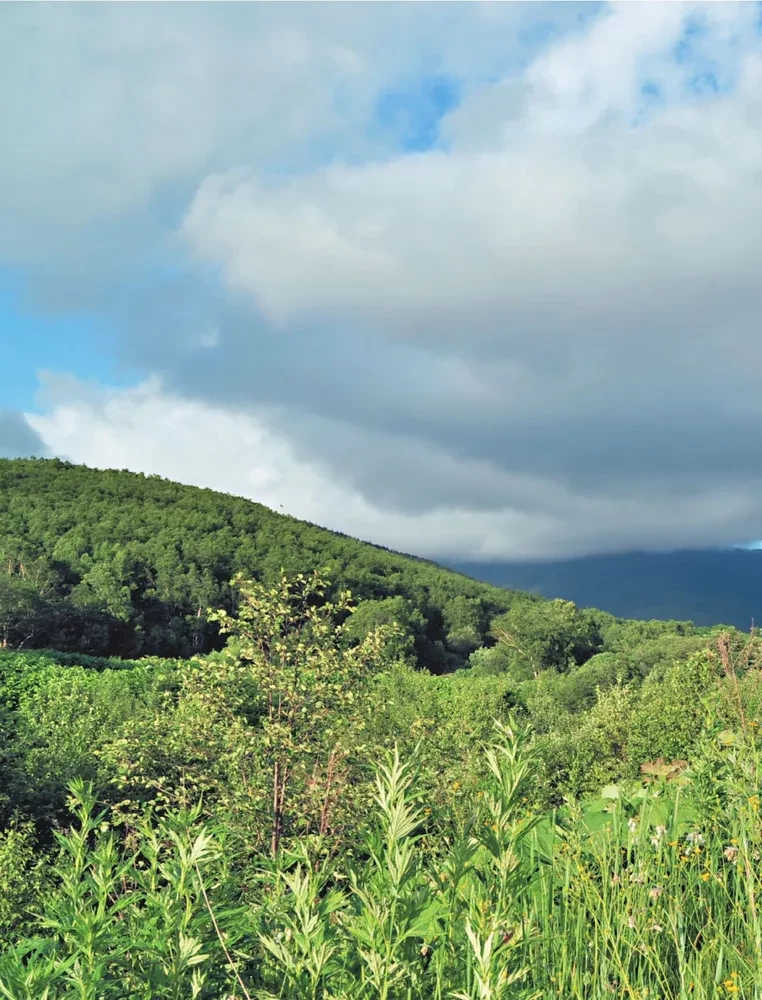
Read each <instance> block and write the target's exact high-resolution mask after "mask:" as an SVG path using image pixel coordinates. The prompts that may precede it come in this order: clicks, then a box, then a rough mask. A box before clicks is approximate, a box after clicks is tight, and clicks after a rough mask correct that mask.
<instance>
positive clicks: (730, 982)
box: [722, 972, 739, 993]
mask: <svg viewBox="0 0 762 1000" xmlns="http://www.w3.org/2000/svg"><path fill="white" fill-rule="evenodd" d="M737 978H738V973H737V972H736V973H731V974H730V978H729V979H726V980H725V981H724V982H723V984H722V985H723V986H724V987H725V989H726V990H727V991H728V993H738V990H739V986H738V983H737V982H736V979H737Z"/></svg>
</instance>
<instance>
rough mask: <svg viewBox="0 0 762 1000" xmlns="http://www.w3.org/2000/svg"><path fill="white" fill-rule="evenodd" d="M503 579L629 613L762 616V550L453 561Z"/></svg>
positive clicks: (720, 618)
mask: <svg viewBox="0 0 762 1000" xmlns="http://www.w3.org/2000/svg"><path fill="white" fill-rule="evenodd" d="M451 565H452V567H453V568H454V569H457V570H459V571H460V572H463V573H467V574H468V575H469V576H473V577H475V578H476V579H479V580H484V581H486V582H488V583H491V584H494V585H496V586H498V587H516V588H518V589H521V590H528V591H533V592H536V593H538V594H542V595H543V596H544V597H551V598H552V597H564V598H566V600H569V601H575V602H576V603H577V604H579V605H581V606H582V607H587V606H592V607H596V608H602V609H603V610H604V611H608V612H610V613H611V614H614V615H619V616H622V617H624V618H665V619H666V618H680V619H689V620H690V621H693V622H696V624H698V625H713V624H716V623H717V622H724V623H727V624H729V625H735V626H736V627H737V628H740V629H744V630H748V628H749V626H750V624H751V622H752V620H754V621H756V622H762V551H749V550H745V549H698V550H696V549H692V550H685V551H676V552H660V553H657V552H629V553H623V554H621V555H603V556H588V557H586V558H582V559H567V560H560V561H557V562H526V563H514V562H499V563H472V562H461V563H452V564H451Z"/></svg>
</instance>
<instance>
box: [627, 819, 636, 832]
mask: <svg viewBox="0 0 762 1000" xmlns="http://www.w3.org/2000/svg"><path fill="white" fill-rule="evenodd" d="M627 828H628V829H629V831H630V833H635V831H636V830H637V829H638V821H637V820H636V819H630V820H628V821H627Z"/></svg>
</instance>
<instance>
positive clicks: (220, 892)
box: [0, 723, 762, 1000]
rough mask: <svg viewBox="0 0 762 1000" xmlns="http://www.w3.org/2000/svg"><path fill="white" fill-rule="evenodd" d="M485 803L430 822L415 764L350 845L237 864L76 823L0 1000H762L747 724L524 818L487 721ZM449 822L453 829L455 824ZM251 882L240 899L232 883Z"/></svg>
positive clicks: (500, 745) (754, 783)
mask: <svg viewBox="0 0 762 1000" xmlns="http://www.w3.org/2000/svg"><path fill="white" fill-rule="evenodd" d="M484 765H485V768H484V770H485V775H484V782H483V785H482V788H481V789H480V790H479V791H478V792H476V793H475V794H474V796H473V798H472V800H471V801H470V802H469V803H468V808H466V809H462V808H459V809H458V811H457V813H455V812H453V811H449V810H446V809H444V810H441V811H439V812H437V811H436V810H434V811H432V808H431V807H430V806H429V805H428V804H427V803H426V802H425V801H423V800H422V797H421V793H420V791H419V782H418V773H417V764H416V761H415V760H412V761H403V760H401V759H400V757H399V755H398V754H397V753H396V752H394V753H392V754H390V755H389V756H388V758H387V759H386V760H385V761H383V762H381V763H379V764H378V765H377V767H376V769H375V796H374V798H375V807H374V811H373V814H372V815H371V816H370V817H369V818H368V823H367V832H366V834H365V836H364V838H363V839H362V841H361V842H359V843H357V844H355V845H353V846H352V848H351V849H347V850H345V851H343V852H342V853H340V854H339V855H338V856H332V859H331V860H330V861H326V860H325V858H326V855H327V852H325V851H322V850H318V851H315V850H313V849H312V846H311V845H310V844H308V843H307V842H305V843H302V844H299V843H296V844H294V845H292V847H291V848H289V849H288V850H283V851H281V852H280V853H279V854H278V856H277V858H276V859H275V860H271V859H267V858H262V859H261V861H260V863H258V865H257V867H256V870H255V871H254V872H251V871H245V872H244V871H242V870H238V869H237V868H236V859H235V858H234V857H231V856H230V855H229V852H228V851H227V849H226V843H225V831H224V828H215V827H208V826H204V825H203V824H201V823H200V819H199V816H200V813H199V811H198V810H192V811H189V812H186V813H183V814H181V815H176V816H174V817H171V818H169V819H166V820H163V821H161V822H151V821H150V819H148V818H147V819H146V820H145V821H144V822H143V824H142V825H141V826H140V828H139V829H138V830H136V831H135V832H134V834H133V836H132V837H131V839H130V842H129V843H126V842H125V841H124V840H123V839H119V840H118V839H117V838H116V836H115V834H114V832H113V831H112V830H111V829H110V828H109V826H108V817H107V816H106V815H105V814H102V813H97V812H96V809H95V802H94V800H93V796H92V793H91V792H90V791H89V790H88V788H87V787H86V786H84V785H83V784H82V783H79V784H75V785H74V786H73V787H72V807H73V809H74V816H75V824H74V826H73V828H72V829H71V830H69V831H68V832H67V833H62V834H59V843H60V851H61V853H60V857H59V860H58V863H57V865H56V868H55V871H54V872H52V873H51V877H50V881H49V889H48V891H47V893H46V895H45V897H44V898H43V899H41V900H40V912H39V914H38V916H37V917H36V918H35V934H34V936H33V937H31V938H27V939H24V940H20V941H16V942H13V943H12V945H10V946H9V947H8V948H7V949H6V951H5V954H4V955H3V957H2V959H0V995H2V996H3V997H6V998H8V1000H22V998H24V1000H32V998H34V1000H38V998H39V1000H43V998H44V1000H58V998H67V1000H68V998H81V1000H100V998H107V1000H111V998H122V997H124V998H127V997H133V998H157V1000H158V998H173V1000H179V998H196V997H198V998H210V1000H211V998H215V1000H219V998H232V997H236V998H239V1000H240V998H244V997H246V998H255V997H256V998H258V1000H276V998H277V1000H359V998H378V1000H444V998H446V997H447V998H459V1000H505V998H509V997H510V998H511V1000H513V998H530V997H537V998H540V997H542V998H546V997H547V998H550V997H559V998H574V1000H603V998H605V1000H609V998H611V997H627V998H632V1000H635V998H638V1000H657V998H661V1000H673V998H674V1000H678V998H679V1000H695V998H699V1000H708V998H710V997H711V998H717V997H723V996H726V997H738V998H749V1000H750V998H760V997H762V921H761V919H760V916H761V915H760V875H759V872H760V864H761V861H762V831H761V827H760V814H759V809H760V789H759V755H758V751H757V748H756V744H755V741H754V738H753V731H752V732H749V730H748V729H747V727H746V725H745V723H744V726H743V728H742V729H741V730H740V731H739V732H737V733H727V732H726V733H720V734H715V735H714V736H713V737H712V738H708V739H707V742H706V746H705V747H704V750H703V753H702V756H701V759H700V760H699V761H698V762H697V763H696V764H695V765H694V766H693V767H692V768H690V769H688V770H687V771H685V772H684V773H683V774H682V775H681V776H680V777H679V778H677V779H676V780H673V781H667V780H665V779H663V778H662V779H657V780H655V781H654V782H652V783H651V784H649V785H642V786H635V785H633V786H630V787H624V786H623V787H611V788H609V789H606V790H605V796H604V797H603V798H602V799H601V800H599V801H597V802H594V803H586V804H583V805H580V804H577V803H573V802H568V803H566V804H565V805H564V806H563V807H562V808H560V809H558V810H556V811H555V812H554V813H553V814H552V815H547V814H545V815H538V814H536V813H534V812H533V811H532V809H531V808H530V807H529V802H530V801H531V798H532V787H533V783H534V780H535V777H536V766H537V763H536V760H535V757H534V751H533V749H532V742H531V735H530V733H529V732H528V731H527V730H525V729H522V728H520V727H518V726H516V725H510V726H499V727H498V728H497V730H496V736H495V740H494V742H493V744H492V745H491V746H490V747H488V748H486V750H485V754H484ZM464 817H465V818H464ZM242 886H246V887H247V888H246V889H243V888H241V887H242Z"/></svg>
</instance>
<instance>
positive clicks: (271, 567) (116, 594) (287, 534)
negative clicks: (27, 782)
mask: <svg viewBox="0 0 762 1000" xmlns="http://www.w3.org/2000/svg"><path fill="white" fill-rule="evenodd" d="M0 566H1V568H2V572H1V573H0V644H2V643H3V642H5V644H7V645H9V646H25V647H30V646H31V647H33V646H36V647H41V646H51V647H55V648H58V649H64V650H66V649H70V650H82V651H86V652H91V653H97V654H112V655H121V656H135V655H145V654H159V655H167V656H184V655H188V654H189V653H190V652H193V651H194V650H205V649H209V648H211V647H212V646H214V645H215V644H216V635H215V632H214V630H213V628H212V626H210V625H208V624H207V622H206V617H205V616H206V609H207V608H208V607H210V606H228V607H229V606H230V605H231V601H232V595H231V592H230V588H229V580H230V579H231V577H232V576H233V575H234V573H236V572H237V571H239V570H240V571H243V572H244V573H245V574H247V575H248V576H251V577H254V578H256V579H258V580H261V581H264V582H269V581H272V580H274V579H275V578H276V577H277V575H278V573H279V572H280V570H281V568H284V569H285V570H286V571H287V572H288V573H300V572H301V573H303V572H309V571H311V570H313V569H327V571H328V575H329V578H330V579H331V581H332V583H333V584H334V586H335V587H337V588H338V587H341V588H349V589H350V590H351V591H352V593H353V594H354V595H355V597H356V598H357V599H359V600H383V599H390V598H397V599H398V600H397V602H396V604H395V607H396V609H397V611H398V612H399V611H400V610H401V611H402V613H403V614H409V615H410V616H411V618H412V619H414V620H415V621H416V622H417V625H416V628H417V637H416V649H417V652H418V656H419V662H422V663H423V664H425V665H426V666H428V667H430V668H431V669H434V670H444V669H452V668H453V667H457V666H459V665H460V664H461V663H462V662H464V657H465V655H466V654H465V653H464V652H463V650H462V648H461V645H459V644H458V642H457V641H455V640H453V639H452V637H453V636H454V635H455V633H457V632H458V629H459V628H461V626H462V625H463V622H464V621H466V622H467V623H468V624H469V625H470V626H473V627H475V628H476V630H477V632H478V633H479V635H481V636H482V637H483V636H484V634H486V630H487V628H488V625H489V620H490V619H491V618H492V617H494V615H496V614H498V613H500V612H501V611H504V610H506V609H507V608H508V607H509V606H510V604H511V601H512V593H511V592H509V591H506V590H504V589H502V588H497V587H494V586H491V585H489V584H484V583H480V582H477V581H475V580H472V579H469V578H468V577H466V576H463V575H460V574H458V573H456V572H453V571H451V570H447V569H444V568H442V567H440V566H437V565H436V564H434V563H431V562H427V561H425V560H421V559H417V558H414V557H411V556H405V555H401V554H399V553H396V552H391V551H389V550H387V549H383V548H380V547H378V546H374V545H370V544H367V543H364V542H360V541H357V540H355V539H353V538H349V537H347V536H344V535H341V534H338V533H335V532H331V531H328V530H326V529H323V528H319V527H317V526H315V525H312V524H308V523H306V522H302V521H298V520H296V519H294V518H292V517H288V516H284V515H281V514H277V513H275V512H274V511H272V510H270V509H268V508H266V507H264V506H262V505H260V504H257V503H252V502H251V501H249V500H245V499H242V498H240V497H234V496H230V495H227V494H222V493H216V492H214V491H213V490H208V489H199V488H197V487H192V486H182V485H180V484H178V483H173V482H169V481H167V480H164V479H161V478H160V477H158V476H144V475H142V474H136V473H131V472H127V471H114V470H107V471H101V470H96V469H90V468H87V467H85V466H75V465H71V464H69V463H66V462H61V461H59V460H58V459H52V460H48V459H14V460H8V459H0ZM400 599H402V602H400ZM418 612H420V614H418ZM421 616H422V620H421ZM461 631H462V628H461ZM448 637H450V639H449V640H448Z"/></svg>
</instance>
